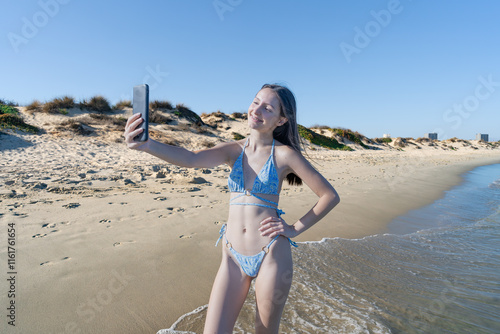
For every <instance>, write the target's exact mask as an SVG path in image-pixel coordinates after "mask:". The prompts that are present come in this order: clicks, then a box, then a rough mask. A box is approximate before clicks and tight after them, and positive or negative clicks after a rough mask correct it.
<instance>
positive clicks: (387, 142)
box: [373, 138, 392, 144]
mask: <svg viewBox="0 0 500 334" xmlns="http://www.w3.org/2000/svg"><path fill="white" fill-rule="evenodd" d="M373 140H374V141H375V142H377V143H379V144H384V143H385V144H389V143H391V142H392V138H374V139H373Z"/></svg>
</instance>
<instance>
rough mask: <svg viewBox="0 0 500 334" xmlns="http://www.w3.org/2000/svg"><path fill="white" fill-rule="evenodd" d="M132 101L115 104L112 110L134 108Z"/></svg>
mask: <svg viewBox="0 0 500 334" xmlns="http://www.w3.org/2000/svg"><path fill="white" fill-rule="evenodd" d="M132 107H133V105H132V101H130V100H121V101H119V102H118V103H117V104H115V105H114V106H113V107H112V108H111V109H113V110H123V109H125V108H132Z"/></svg>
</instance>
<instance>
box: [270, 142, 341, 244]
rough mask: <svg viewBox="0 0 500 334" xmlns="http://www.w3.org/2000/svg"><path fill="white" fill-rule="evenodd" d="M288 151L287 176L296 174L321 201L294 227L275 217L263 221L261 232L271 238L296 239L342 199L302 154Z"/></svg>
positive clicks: (286, 156)
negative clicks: (277, 236)
mask: <svg viewBox="0 0 500 334" xmlns="http://www.w3.org/2000/svg"><path fill="white" fill-rule="evenodd" d="M286 150H287V151H286V154H285V158H286V165H287V166H288V168H287V171H286V172H285V175H286V174H288V173H290V172H293V173H295V174H296V175H297V176H299V177H300V178H301V179H302V181H303V182H304V183H305V184H306V185H307V186H308V187H309V188H311V190H312V191H313V192H314V193H315V194H316V195H317V196H318V197H319V199H318V201H317V202H316V204H315V205H314V206H313V207H312V208H311V210H309V211H308V212H307V213H306V214H305V215H304V216H303V217H302V218H300V219H299V220H298V221H297V222H296V223H295V224H293V225H287V224H283V221H282V220H281V219H276V218H275V217H270V218H268V219H265V220H263V221H262V223H261V225H262V226H261V228H260V231H261V232H262V234H263V235H269V236H270V237H274V236H276V235H278V234H281V235H284V236H286V237H289V238H293V237H296V236H297V235H299V234H301V233H302V232H304V231H305V230H307V229H308V228H310V227H311V226H313V225H314V224H316V223H317V222H318V221H319V220H321V218H323V217H324V216H325V215H326V214H327V213H328V212H330V211H331V210H332V209H333V208H334V207H335V206H336V205H337V204H338V203H339V202H340V197H339V195H338V194H337V192H336V191H335V189H334V188H333V186H332V185H331V184H330V183H329V182H328V181H327V180H326V179H325V178H324V177H323V176H322V175H321V174H320V173H319V172H318V171H317V170H315V169H314V168H313V167H312V166H311V164H310V163H309V162H308V161H307V160H306V159H305V158H304V157H303V156H302V155H301V154H298V153H297V152H295V151H294V150H292V149H290V148H287V149H286Z"/></svg>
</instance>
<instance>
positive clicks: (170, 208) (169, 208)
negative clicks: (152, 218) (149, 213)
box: [166, 207, 185, 212]
mask: <svg viewBox="0 0 500 334" xmlns="http://www.w3.org/2000/svg"><path fill="white" fill-rule="evenodd" d="M166 209H167V210H168V211H170V212H184V211H185V209H184V208H174V207H168V208H166Z"/></svg>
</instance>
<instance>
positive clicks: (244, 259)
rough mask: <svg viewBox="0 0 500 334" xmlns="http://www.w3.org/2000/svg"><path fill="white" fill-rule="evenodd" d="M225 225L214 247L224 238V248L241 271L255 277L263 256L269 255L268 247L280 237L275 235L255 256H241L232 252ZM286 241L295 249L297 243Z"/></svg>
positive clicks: (234, 251)
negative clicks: (232, 256) (236, 262)
mask: <svg viewBox="0 0 500 334" xmlns="http://www.w3.org/2000/svg"><path fill="white" fill-rule="evenodd" d="M225 234H226V224H224V225H222V227H221V229H220V231H219V239H217V242H216V243H215V246H217V245H218V244H219V241H220V239H222V237H224V239H225V240H226V247H227V248H228V249H229V251H230V252H231V254H233V255H234V257H235V259H236V261H238V263H239V265H240V267H241V269H243V271H244V272H245V274H247V275H248V276H250V277H256V276H257V274H258V273H259V269H260V265H261V264H262V261H263V260H264V256H266V254H267V253H269V247H271V245H272V244H273V242H275V241H276V239H278V238H279V237H280V235H277V236H276V237H274V239H273V240H271V241H270V242H269V243H268V244H267V246H264V247H262V250H261V251H260V252H259V253H257V254H255V255H250V256H248V255H243V254H240V253H238V252H237V251H236V250H234V248H233V245H232V244H231V243H230V242H229V241H228V240H227V237H226V235H225ZM287 239H288V241H289V242H290V245H292V246H293V247H297V243H296V242H294V241H292V240H291V239H290V238H287Z"/></svg>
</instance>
